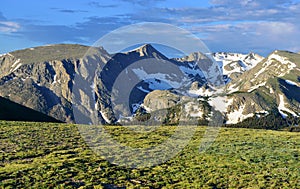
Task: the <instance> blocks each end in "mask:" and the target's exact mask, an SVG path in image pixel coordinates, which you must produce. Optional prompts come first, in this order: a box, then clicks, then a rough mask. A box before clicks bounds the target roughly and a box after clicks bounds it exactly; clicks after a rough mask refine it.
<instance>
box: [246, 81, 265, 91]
mask: <svg viewBox="0 0 300 189" xmlns="http://www.w3.org/2000/svg"><path fill="white" fill-rule="evenodd" d="M266 83H267V82H263V83H260V84H258V85H254V86H252V87H251V88H250V89H249V90H248V91H247V92H248V93H251V92H252V91H254V90H256V89H258V88H259V87H263V86H265V85H266Z"/></svg>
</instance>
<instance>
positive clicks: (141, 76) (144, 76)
mask: <svg viewBox="0 0 300 189" xmlns="http://www.w3.org/2000/svg"><path fill="white" fill-rule="evenodd" d="M132 71H133V72H134V73H135V74H136V75H137V77H138V78H139V79H140V80H153V78H155V79H157V80H160V81H163V83H167V84H169V85H170V86H171V88H175V89H176V88H179V87H181V86H182V84H183V83H184V82H186V80H183V81H182V82H176V81H174V80H170V74H164V73H153V74H152V73H151V74H148V73H147V72H146V71H145V70H143V69H140V68H137V69H132ZM152 88H154V89H156V86H155V83H153V86H152Z"/></svg>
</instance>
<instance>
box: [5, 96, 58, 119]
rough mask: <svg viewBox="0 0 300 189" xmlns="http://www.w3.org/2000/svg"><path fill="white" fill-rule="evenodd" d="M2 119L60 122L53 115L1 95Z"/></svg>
mask: <svg viewBox="0 0 300 189" xmlns="http://www.w3.org/2000/svg"><path fill="white" fill-rule="evenodd" d="M0 120H11V121H35V122H59V121H57V120H56V119H54V118H52V117H49V116H47V115H45V114H42V113H40V112H38V111H35V110H32V109H30V108H27V107H25V106H22V105H20V104H17V103H15V102H12V101H10V100H8V99H6V98H3V97H0Z"/></svg>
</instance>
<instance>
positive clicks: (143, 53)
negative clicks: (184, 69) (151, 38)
mask: <svg viewBox="0 0 300 189" xmlns="http://www.w3.org/2000/svg"><path fill="white" fill-rule="evenodd" d="M125 54H138V55H139V57H148V58H157V59H168V58H167V57H166V56H165V55H163V54H162V53H161V52H159V51H158V50H156V49H155V48H154V47H153V46H152V45H151V44H144V45H142V46H140V47H138V48H136V49H133V50H131V51H129V52H127V53H125Z"/></svg>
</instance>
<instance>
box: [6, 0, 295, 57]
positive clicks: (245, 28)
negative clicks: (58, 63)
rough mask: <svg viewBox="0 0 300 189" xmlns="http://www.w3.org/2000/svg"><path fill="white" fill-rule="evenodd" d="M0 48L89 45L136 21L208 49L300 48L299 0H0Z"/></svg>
mask: <svg viewBox="0 0 300 189" xmlns="http://www.w3.org/2000/svg"><path fill="white" fill-rule="evenodd" d="M0 5H1V6H0V44H1V48H0V53H6V52H9V51H13V50H17V49H22V48H28V47H33V46H39V45H45V44H55V43H79V44H86V45H92V44H93V43H94V42H95V41H96V40H97V39H99V38H100V37H101V36H103V35H104V34H106V33H108V32H110V31H112V30H115V29H117V28H119V27H121V26H126V25H128V24H135V23H139V22H163V23H168V24H172V25H175V26H178V27H182V28H184V29H187V30H188V31H190V32H192V33H193V34H195V35H196V36H198V37H200V38H201V39H202V40H203V41H204V42H205V44H206V45H207V46H208V48H209V49H210V50H211V51H213V52H218V51H226V52H241V53H248V52H250V51H253V52H257V53H259V54H261V55H267V54H269V53H270V52H272V51H273V50H276V49H281V50H290V51H294V52H298V51H300V21H299V18H300V0H239V1H238V0H204V1H200V0H199V1H192V0H191V1H187V0H186V1H182V0H111V1H107V0H105V1H104V0H90V1H89V0H73V1H70V0H43V1H36V0H26V1H20V0H1V4H0Z"/></svg>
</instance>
